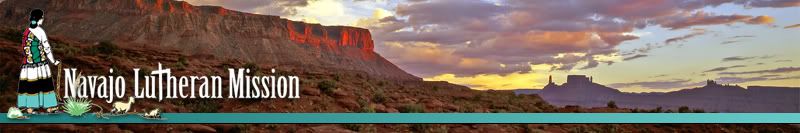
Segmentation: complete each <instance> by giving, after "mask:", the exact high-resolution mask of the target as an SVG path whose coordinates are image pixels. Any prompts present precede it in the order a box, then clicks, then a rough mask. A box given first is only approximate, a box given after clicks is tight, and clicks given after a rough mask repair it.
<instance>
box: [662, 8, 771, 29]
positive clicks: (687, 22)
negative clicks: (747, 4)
mask: <svg viewBox="0 0 800 133" xmlns="http://www.w3.org/2000/svg"><path fill="white" fill-rule="evenodd" d="M759 17H761V16H759ZM751 19H754V17H753V16H749V15H713V14H710V13H706V12H696V13H694V14H689V13H685V14H684V15H678V16H671V17H667V18H663V19H661V20H658V22H657V23H659V24H660V25H661V26H662V27H666V28H669V29H672V30H676V29H683V28H688V27H691V26H697V25H719V24H731V23H735V22H747V23H750V24H760V22H759V21H758V20H751ZM759 20H761V19H759Z"/></svg>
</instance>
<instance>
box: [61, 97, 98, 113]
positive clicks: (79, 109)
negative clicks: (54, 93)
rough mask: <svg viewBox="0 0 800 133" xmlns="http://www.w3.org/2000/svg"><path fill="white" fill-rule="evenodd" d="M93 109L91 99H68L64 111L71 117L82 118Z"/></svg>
mask: <svg viewBox="0 0 800 133" xmlns="http://www.w3.org/2000/svg"><path fill="white" fill-rule="evenodd" d="M90 107H91V102H90V101H89V99H84V98H80V99H78V98H67V101H66V103H64V106H63V107H62V108H64V111H65V112H66V113H67V114H69V115H70V116H81V115H83V114H84V113H86V112H89V109H90Z"/></svg>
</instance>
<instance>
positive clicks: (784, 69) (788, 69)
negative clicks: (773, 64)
mask: <svg viewBox="0 0 800 133" xmlns="http://www.w3.org/2000/svg"><path fill="white" fill-rule="evenodd" d="M796 71H800V67H781V68H775V69H768V70H757V71H743V72H721V73H719V74H720V75H737V74H765V73H788V72H796Z"/></svg>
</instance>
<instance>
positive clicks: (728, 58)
mask: <svg viewBox="0 0 800 133" xmlns="http://www.w3.org/2000/svg"><path fill="white" fill-rule="evenodd" d="M772 57H775V56H774V55H765V56H731V57H725V58H722V62H729V61H744V60H750V59H769V58H772Z"/></svg>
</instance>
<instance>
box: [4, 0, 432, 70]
mask: <svg viewBox="0 0 800 133" xmlns="http://www.w3.org/2000/svg"><path fill="white" fill-rule="evenodd" d="M33 8H39V9H43V10H44V11H45V24H44V26H43V27H44V28H45V30H46V31H47V33H48V35H49V36H58V37H65V38H69V39H74V40H82V41H86V42H87V43H92V42H101V41H109V42H114V43H115V44H118V45H120V46H123V47H141V48H148V49H177V50H179V51H181V52H182V53H184V54H187V55H214V56H217V57H223V58H232V59H241V60H244V61H247V62H253V63H259V64H271V65H277V66H291V67H298V68H335V69H343V70H355V71H364V72H367V73H369V74H370V75H373V76H379V77H385V78H391V79H397V80H417V81H418V80H421V79H420V78H418V77H415V76H413V75H411V74H408V73H406V72H405V71H403V70H401V69H399V68H398V67H397V66H395V65H394V64H392V63H391V62H389V61H387V60H386V59H384V58H383V57H381V56H380V55H378V54H376V53H375V52H373V48H374V44H373V42H372V38H371V35H370V33H369V30H367V29H362V28H355V27H345V26H322V25H319V24H307V23H303V22H296V21H290V20H287V19H283V18H280V17H278V16H268V15H257V14H250V13H243V12H238V11H233V10H228V9H225V8H222V7H214V6H194V5H190V4H188V3H186V2H183V1H172V0H133V1H131V0H57V1H49V0H6V1H4V2H2V3H0V20H1V21H0V26H3V27H11V28H16V29H23V28H25V26H26V25H27V23H28V21H27V19H28V13H29V12H30V10H31V9H33ZM323 70H325V69H323Z"/></svg>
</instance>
